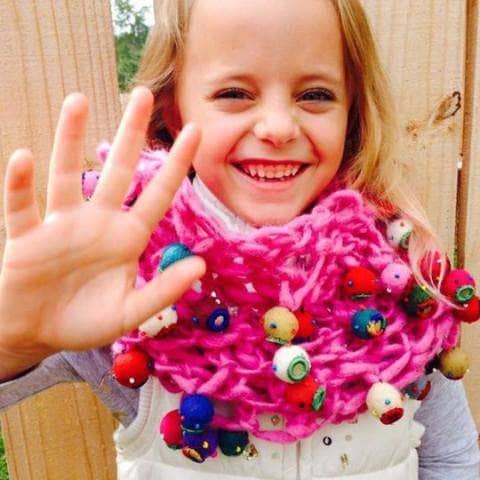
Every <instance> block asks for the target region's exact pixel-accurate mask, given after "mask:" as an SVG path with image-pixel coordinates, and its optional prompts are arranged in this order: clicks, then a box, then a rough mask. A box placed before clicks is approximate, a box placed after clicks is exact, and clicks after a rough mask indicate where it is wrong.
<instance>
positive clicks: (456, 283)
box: [440, 268, 475, 303]
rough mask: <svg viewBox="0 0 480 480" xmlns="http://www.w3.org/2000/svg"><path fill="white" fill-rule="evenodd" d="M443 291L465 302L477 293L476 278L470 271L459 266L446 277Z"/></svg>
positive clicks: (452, 297) (455, 299) (454, 298)
mask: <svg viewBox="0 0 480 480" xmlns="http://www.w3.org/2000/svg"><path fill="white" fill-rule="evenodd" d="M440 290H441V292H442V293H443V294H444V295H445V296H446V297H449V298H451V299H452V300H453V301H455V302H458V303H465V302H468V301H469V300H471V299H472V297H473V296H474V295H475V280H474V279H473V277H472V276H471V275H470V273H469V272H467V271H466V270H463V269H461V268H457V269H455V270H452V271H450V272H449V274H448V275H447V276H446V277H445V278H444V280H443V283H442V286H441V288H440Z"/></svg>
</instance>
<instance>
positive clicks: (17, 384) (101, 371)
mask: <svg viewBox="0 0 480 480" xmlns="http://www.w3.org/2000/svg"><path fill="white" fill-rule="evenodd" d="M63 382H87V383H88V384H89V385H90V386H91V387H92V390H93V391H94V392H95V393H96V394H97V396H98V397H99V398H100V400H102V402H103V403H104V404H105V405H106V407H107V408H108V409H109V410H110V411H111V412H112V414H113V415H114V416H115V417H116V418H117V419H118V420H119V421H120V423H122V425H124V426H128V425H129V424H130V423H131V422H132V421H133V420H134V418H135V417H136V415H137V410H138V399H139V391H138V390H134V389H131V388H126V387H123V386H121V385H120V384H119V383H118V382H117V381H116V380H115V379H114V378H113V377H112V374H111V358H110V354H109V349H108V347H104V348H99V349H94V350H87V351H84V352H61V353H58V354H56V355H52V356H51V357H49V358H47V359H45V360H44V361H43V362H42V363H40V364H39V365H38V366H37V367H36V368H34V369H32V370H30V371H28V372H26V373H25V374H23V375H21V376H19V377H17V378H15V379H13V380H10V381H7V382H3V383H0V410H1V409H4V408H7V407H9V406H11V405H13V404H15V403H18V402H19V401H21V400H23V399H25V398H27V397H30V396H32V395H35V394H36V393H39V392H41V391H42V390H45V389H47V388H50V387H52V386H54V385H56V384H58V383H63Z"/></svg>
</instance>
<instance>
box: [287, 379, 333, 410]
mask: <svg viewBox="0 0 480 480" xmlns="http://www.w3.org/2000/svg"><path fill="white" fill-rule="evenodd" d="M285 399H286V400H287V402H288V403H290V404H291V405H294V406H295V407H297V408H299V409H300V410H303V411H312V410H315V411H318V410H320V409H321V408H322V406H323V402H324V400H325V388H323V387H321V386H320V385H319V384H318V383H317V382H316V381H315V380H314V379H313V378H312V377H305V378H304V379H303V380H301V381H300V382H297V383H289V384H288V385H287V387H286V389H285Z"/></svg>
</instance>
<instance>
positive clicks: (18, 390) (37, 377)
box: [0, 353, 82, 410]
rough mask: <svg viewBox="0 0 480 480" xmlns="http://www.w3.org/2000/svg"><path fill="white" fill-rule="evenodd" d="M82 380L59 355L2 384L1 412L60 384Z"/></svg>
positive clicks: (0, 396)
mask: <svg viewBox="0 0 480 480" xmlns="http://www.w3.org/2000/svg"><path fill="white" fill-rule="evenodd" d="M81 380H82V379H81V378H80V377H79V376H78V374H77V373H76V372H75V370H73V369H72V368H71V366H70V364H69V363H68V362H67V361H66V360H65V358H64V357H63V355H62V354H61V353H57V354H56V355H52V356H51V357H48V358H46V359H45V360H44V361H43V362H41V363H40V364H38V365H37V366H36V367H35V368H33V369H30V370H28V371H27V372H26V373H24V374H22V375H20V376H18V377H16V378H15V379H13V380H9V381H6V382H0V410H3V409H5V408H7V407H10V406H12V405H14V404H15V403H18V402H20V401H21V400H23V399H25V398H28V397H31V396H32V395H35V394H36V393H39V392H41V391H42V390H46V389H47V388H50V387H53V386H54V385H56V384H58V383H63V382H79V381H81Z"/></svg>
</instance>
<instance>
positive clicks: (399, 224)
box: [387, 218, 413, 248]
mask: <svg viewBox="0 0 480 480" xmlns="http://www.w3.org/2000/svg"><path fill="white" fill-rule="evenodd" d="M412 232H413V224H412V222H410V220H407V219H406V218H398V219H397V220H394V221H393V222H390V223H389V224H388V226H387V240H388V243H389V244H390V245H391V246H392V247H394V248H397V247H399V246H400V247H402V248H407V243H408V238H409V237H410V235H411V233H412Z"/></svg>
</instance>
